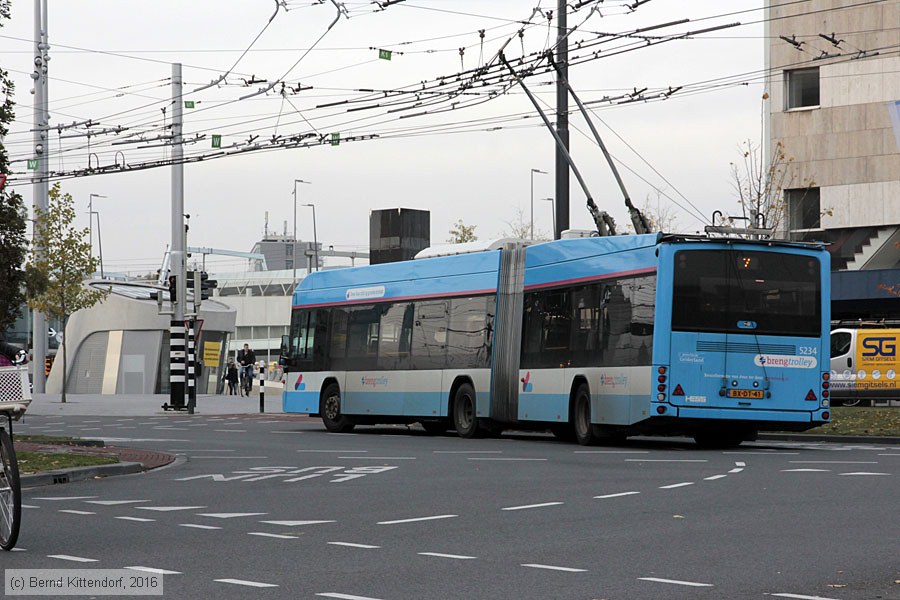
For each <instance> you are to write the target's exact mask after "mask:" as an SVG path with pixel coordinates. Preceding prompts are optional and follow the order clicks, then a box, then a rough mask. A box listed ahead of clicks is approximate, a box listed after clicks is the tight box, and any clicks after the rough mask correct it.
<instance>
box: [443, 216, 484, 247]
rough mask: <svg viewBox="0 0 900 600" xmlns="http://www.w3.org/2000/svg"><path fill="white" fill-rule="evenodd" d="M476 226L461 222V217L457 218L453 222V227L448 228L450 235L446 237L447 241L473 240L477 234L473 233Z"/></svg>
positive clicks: (459, 242) (456, 242) (463, 241)
mask: <svg viewBox="0 0 900 600" xmlns="http://www.w3.org/2000/svg"><path fill="white" fill-rule="evenodd" d="M476 227H478V225H466V224H465V223H463V220H462V219H458V220H457V221H456V223H454V224H453V227H451V228H450V231H449V233H450V237H449V238H447V241H448V242H450V243H451V244H464V243H466V242H474V241H476V240H478V236H477V235H475V228H476Z"/></svg>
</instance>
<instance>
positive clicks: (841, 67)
mask: <svg viewBox="0 0 900 600" xmlns="http://www.w3.org/2000/svg"><path fill="white" fill-rule="evenodd" d="M766 4H767V7H768V14H767V40H768V46H767V50H766V56H767V66H768V67H769V74H770V82H769V83H770V85H769V86H768V88H769V89H768V92H769V103H770V104H769V113H768V123H767V125H768V130H769V132H770V136H769V137H770V139H769V140H768V142H769V148H770V153H771V152H774V151H775V150H777V149H778V148H779V147H781V148H783V150H784V153H785V156H786V159H787V160H790V161H791V162H790V165H789V170H788V181H790V182H791V183H790V184H789V185H786V186H785V187H786V188H787V189H785V194H784V200H785V209H786V210H785V212H786V214H785V217H786V227H785V229H786V230H787V233H788V234H789V235H790V237H791V238H793V239H800V240H816V241H825V242H828V243H829V244H830V245H829V251H830V252H831V257H832V269H833V274H832V317H833V318H834V319H846V320H856V319H868V320H872V319H900V291H898V290H900V113H898V111H900V104H898V101H900V0H885V1H883V2H848V1H847V0H811V1H809V2H794V1H793V0H767V3H766ZM892 117H893V123H892ZM779 144H780V146H779Z"/></svg>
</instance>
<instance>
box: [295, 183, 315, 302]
mask: <svg viewBox="0 0 900 600" xmlns="http://www.w3.org/2000/svg"><path fill="white" fill-rule="evenodd" d="M298 183H305V184H307V185H312V182H311V181H303V180H302V179H295V180H294V245H293V246H292V247H291V248H292V250H291V265H292V266H293V267H294V273H293V275H292V279H291V283H292V284H293V285H297V184H298Z"/></svg>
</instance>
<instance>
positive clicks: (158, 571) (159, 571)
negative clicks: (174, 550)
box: [122, 567, 181, 575]
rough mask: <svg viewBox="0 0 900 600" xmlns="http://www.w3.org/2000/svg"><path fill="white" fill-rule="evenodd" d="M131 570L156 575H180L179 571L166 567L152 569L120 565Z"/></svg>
mask: <svg viewBox="0 0 900 600" xmlns="http://www.w3.org/2000/svg"><path fill="white" fill-rule="evenodd" d="M122 568H123V569H129V570H131V571H143V572H144V573H155V574H157V575H181V571H169V570H167V569H154V568H153V567H122Z"/></svg>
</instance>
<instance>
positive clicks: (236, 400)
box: [25, 386, 282, 419]
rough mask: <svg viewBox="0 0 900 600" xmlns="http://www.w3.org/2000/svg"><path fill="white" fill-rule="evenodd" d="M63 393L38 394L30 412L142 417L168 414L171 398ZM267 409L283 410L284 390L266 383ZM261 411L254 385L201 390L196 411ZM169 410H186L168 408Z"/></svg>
mask: <svg viewBox="0 0 900 600" xmlns="http://www.w3.org/2000/svg"><path fill="white" fill-rule="evenodd" d="M60 399H61V396H60V394H35V395H34V398H33V400H32V401H31V405H30V406H29V407H28V412H27V413H26V414H25V419H27V418H28V415H43V416H66V415H74V416H101V417H102V416H115V417H141V416H149V415H159V414H166V411H163V409H162V405H163V404H167V403H168V402H169V396H168V395H163V394H117V395H114V396H111V395H102V394H66V403H65V404H63V403H62V402H60ZM265 412H266V413H278V414H280V413H281V412H282V410H281V390H280V389H279V390H275V389H274V388H270V387H269V386H266V395H265ZM250 413H259V392H258V391H256V390H255V389H254V393H252V394H251V395H250V396H249V397H246V396H245V397H241V396H219V395H207V394H201V395H198V396H197V406H196V409H195V411H194V414H198V415H235V414H250ZM168 414H170V415H171V414H176V415H177V414H187V413H186V412H182V413H179V412H173V411H168Z"/></svg>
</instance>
